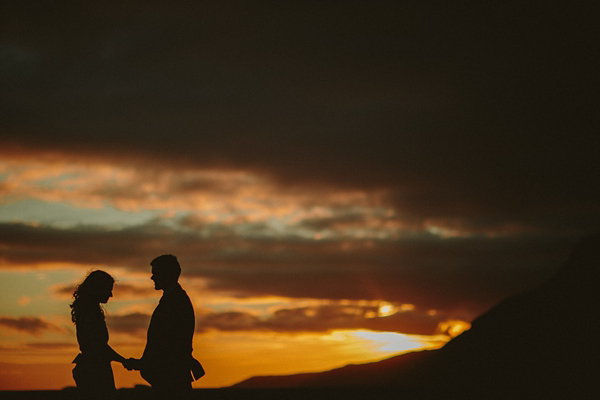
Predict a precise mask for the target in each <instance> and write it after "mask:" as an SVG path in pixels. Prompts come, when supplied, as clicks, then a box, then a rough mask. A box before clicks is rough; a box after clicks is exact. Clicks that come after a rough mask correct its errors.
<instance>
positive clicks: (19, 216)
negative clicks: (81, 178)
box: [0, 199, 161, 228]
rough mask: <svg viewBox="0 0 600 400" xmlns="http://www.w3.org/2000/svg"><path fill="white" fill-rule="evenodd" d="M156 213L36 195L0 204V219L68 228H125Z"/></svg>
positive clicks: (0, 221) (158, 213) (2, 220)
mask: <svg viewBox="0 0 600 400" xmlns="http://www.w3.org/2000/svg"><path fill="white" fill-rule="evenodd" d="M160 214H161V211H159V210H140V211H136V212H128V211H121V210H117V209H115V208H114V207H112V206H110V205H106V206H104V208H101V209H94V208H92V209H90V208H80V207H75V206H73V205H70V204H66V203H49V202H45V201H41V200H36V199H26V200H22V201H18V202H15V203H10V204H5V205H0V223H3V222H4V223H14V222H25V223H38V224H43V225H49V226H54V227H58V228H70V227H74V226H78V225H101V226H106V227H110V228H125V227H128V226H134V225H140V224H143V223H145V222H147V221H149V220H152V219H154V218H157V217H158V216H159V215H160Z"/></svg>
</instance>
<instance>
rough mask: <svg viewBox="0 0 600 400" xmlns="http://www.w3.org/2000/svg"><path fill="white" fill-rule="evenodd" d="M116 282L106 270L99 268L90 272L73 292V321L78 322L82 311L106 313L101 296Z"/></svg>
mask: <svg viewBox="0 0 600 400" xmlns="http://www.w3.org/2000/svg"><path fill="white" fill-rule="evenodd" d="M114 283H115V280H114V278H113V277H112V276H110V275H109V274H108V273H106V272H104V271H101V270H99V269H97V270H95V271H92V272H90V273H89V274H88V276H87V277H86V278H85V279H84V280H83V282H82V283H81V284H80V285H79V286H77V289H75V292H74V293H73V303H71V321H73V323H75V324H77V318H78V317H79V316H80V315H81V313H82V312H90V311H91V312H94V311H99V312H100V314H102V315H104V311H103V309H102V307H100V301H99V298H100V295H101V294H102V292H103V291H105V290H106V288H107V287H108V286H110V285H113V284H114Z"/></svg>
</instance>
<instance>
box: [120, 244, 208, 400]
mask: <svg viewBox="0 0 600 400" xmlns="http://www.w3.org/2000/svg"><path fill="white" fill-rule="evenodd" d="M150 265H151V266H152V277H151V278H150V279H152V280H153V281H154V288H155V289H156V290H162V291H163V295H162V297H161V299H160V302H159V303H158V306H157V307H156V309H155V310H154V313H153V314H152V319H151V320H150V326H149V327H148V338H147V342H146V348H145V349H144V353H143V355H142V358H140V359H139V360H136V359H130V361H128V364H124V365H125V366H126V367H127V368H128V369H139V370H140V374H141V375H142V378H144V379H145V380H146V381H148V383H150V385H152V389H153V390H154V392H155V394H156V396H157V398H159V399H187V398H189V397H190V395H191V392H192V381H193V378H192V374H191V370H192V369H194V376H196V378H198V377H199V376H198V371H197V368H198V367H200V364H199V363H198V362H197V361H196V360H194V358H193V357H192V338H193V336H194V323H195V320H194V308H193V306H192V303H191V301H190V298H189V297H188V295H187V294H186V292H185V291H184V290H183V289H182V288H181V286H180V285H179V283H178V282H177V281H178V279H179V275H180V274H181V267H180V266H179V262H178V261H177V258H176V257H175V256H173V255H171V254H165V255H162V256H159V257H156V258H155V259H154V260H152V262H151V263H150ZM200 368H201V367H200ZM202 373H203V372H202Z"/></svg>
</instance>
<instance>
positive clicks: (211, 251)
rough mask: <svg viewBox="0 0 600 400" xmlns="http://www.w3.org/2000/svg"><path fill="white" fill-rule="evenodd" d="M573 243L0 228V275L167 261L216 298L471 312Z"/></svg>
mask: <svg viewBox="0 0 600 400" xmlns="http://www.w3.org/2000/svg"><path fill="white" fill-rule="evenodd" d="M571 243H572V241H571V240H570V239H568V238H564V237H560V236H559V237H544V236H532V237H529V238H526V237H525V238H524V237H504V238H498V237H496V238H485V237H473V238H446V239H441V238H439V237H433V236H427V235H425V236H416V237H408V238H404V239H399V240H373V239H368V240H351V241H348V240H345V239H344V240H313V239H302V238H243V237H239V236H236V235H231V236H216V237H212V236H209V237H204V236H202V235H198V234H195V233H193V232H182V231H177V230H174V229H172V228H169V227H168V226H166V225H162V224H154V223H152V224H149V225H146V226H136V227H133V228H126V229H120V230H106V229H102V228H99V227H96V228H94V227H80V228H76V229H56V228H51V227H47V226H38V227H34V226H27V225H24V224H0V244H2V245H3V246H4V247H5V248H6V249H7V250H6V251H5V253H4V256H3V257H4V258H3V267H5V268H6V267H10V266H13V267H15V266H19V265H21V266H40V265H44V263H52V265H54V266H56V265H57V264H60V263H66V264H65V265H69V266H73V265H79V266H80V267H81V268H85V269H89V268H90V267H98V266H102V265H104V266H111V267H122V268H126V269H128V270H129V271H131V272H136V271H143V272H147V269H148V267H147V266H148V263H149V261H150V260H151V259H152V258H153V257H154V256H156V255H159V254H164V253H172V254H176V255H177V256H178V257H179V259H180V262H181V263H182V266H183V274H184V276H189V277H202V278H203V279H205V280H207V287H206V289H207V290H210V291H212V292H215V291H222V292H226V293H230V294H235V295H237V296H241V297H243V296H246V297H251V296H258V297H261V296H281V297H289V298H315V299H337V300H340V299H355V300H360V299H370V300H387V301H394V302H400V303H410V304H415V305H417V306H419V307H423V308H432V309H438V310H441V309H447V310H450V309H463V310H470V312H471V313H478V312H482V311H485V309H487V308H488V307H489V306H491V305H493V304H494V303H495V302H497V301H499V300H500V299H502V298H504V297H506V296H507V295H509V294H512V293H515V292H517V291H520V290H524V289H528V288H530V287H532V286H534V285H536V284H538V283H540V282H541V281H542V280H543V279H544V278H546V277H548V276H549V275H550V274H551V273H552V271H553V270H554V269H556V268H557V267H558V265H560V264H561V262H562V261H563V260H564V259H566V254H568V251H569V249H570V247H571ZM117 278H118V277H117ZM71 289H72V287H66V286H65V287H63V288H61V289H59V292H64V293H66V294H69V293H70V291H71ZM124 289H125V291H126V292H131V293H132V291H134V290H137V288H133V287H125V288H124ZM139 290H142V292H143V293H146V289H139ZM131 293H130V294H131Z"/></svg>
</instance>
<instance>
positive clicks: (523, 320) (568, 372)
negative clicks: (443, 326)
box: [234, 235, 600, 399]
mask: <svg viewBox="0 0 600 400" xmlns="http://www.w3.org/2000/svg"><path fill="white" fill-rule="evenodd" d="M599 268H600V235H595V236H592V237H589V238H587V239H585V240H583V241H582V242H580V243H579V244H578V245H577V246H575V248H574V250H573V251H572V253H571V255H570V257H569V259H568V260H567V261H566V263H564V265H563V266H562V267H561V268H560V269H559V271H558V272H557V273H556V274H555V275H554V276H553V277H552V278H551V279H549V280H548V281H547V282H545V283H543V284H542V285H540V286H539V287H537V288H535V289H533V290H530V291H527V292H523V293H520V294H517V295H515V296H512V297H510V298H508V299H506V300H504V301H502V302H500V303H499V304H498V305H496V306H494V307H493V308H491V309H490V310H489V311H487V312H486V313H484V314H482V315H481V316H480V317H478V318H476V319H475V320H474V321H473V322H472V327H471V329H470V330H468V331H465V332H463V333H462V334H461V335H459V336H457V337H456V338H454V339H452V340H451V341H449V342H448V343H447V344H446V345H445V346H444V347H442V348H441V349H439V350H430V351H422V352H415V353H409V354H405V355H401V356H396V357H392V358H389V359H386V360H383V361H380V362H377V363H370V364H362V365H348V366H346V367H342V368H338V369H335V370H331V371H327V372H323V373H311V374H298V375H290V376H279V377H275V376H272V377H254V378H250V379H249V380H246V381H244V382H241V383H239V384H237V385H235V386H234V387H237V388H267V387H271V388H273V387H276V388H277V387H278V388H285V387H296V388H336V387H337V388H342V387H348V386H352V387H356V388H357V389H358V390H359V391H361V390H364V389H368V388H378V389H379V390H381V389H382V388H385V389H386V393H387V394H388V395H389V397H394V396H396V395H400V394H408V393H411V394H418V395H419V396H421V397H428V398H459V397H460V398H464V397H468V398H481V399H490V398H506V399H514V398H530V399H541V398H560V399H562V398H565V399H567V398H577V399H582V398H600V389H599V388H600V384H599V383H598V377H599V374H598V373H599V371H600V368H598V367H599V365H600V363H599V350H598V348H599V346H598V344H597V343H596V339H597V337H598V327H600V324H599V318H598V316H599V313H598V305H599V304H600V302H599V301H598V300H599V297H600V295H599V293H598V276H599ZM357 393H358V392H357Z"/></svg>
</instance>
